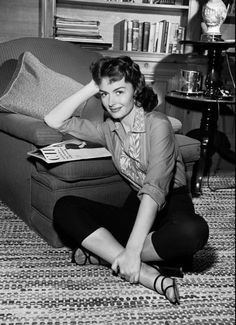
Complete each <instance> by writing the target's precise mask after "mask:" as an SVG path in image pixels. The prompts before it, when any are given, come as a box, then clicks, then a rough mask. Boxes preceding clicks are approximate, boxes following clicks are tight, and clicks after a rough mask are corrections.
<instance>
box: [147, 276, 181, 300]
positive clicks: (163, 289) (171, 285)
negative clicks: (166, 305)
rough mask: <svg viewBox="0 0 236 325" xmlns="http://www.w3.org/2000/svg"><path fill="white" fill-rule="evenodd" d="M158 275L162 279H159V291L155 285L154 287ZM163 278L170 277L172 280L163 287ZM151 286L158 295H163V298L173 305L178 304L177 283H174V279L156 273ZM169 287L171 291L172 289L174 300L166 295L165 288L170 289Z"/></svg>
mask: <svg viewBox="0 0 236 325" xmlns="http://www.w3.org/2000/svg"><path fill="white" fill-rule="evenodd" d="M160 277H162V279H161V291H159V290H158V289H157V287H156V284H157V281H158V279H159V278H160ZM165 279H171V280H172V284H170V285H167V286H166V287H164V281H165ZM153 288H154V290H155V291H156V292H157V293H159V294H160V295H164V296H165V298H166V299H167V300H169V302H170V303H172V304H173V305H179V304H180V298H179V291H178V288H177V284H176V281H175V279H172V278H169V277H166V276H164V275H162V274H158V275H157V276H156V278H155V280H154V282H153ZM170 288H173V291H174V296H175V300H174V301H173V300H172V299H169V298H168V296H167V290H168V289H170Z"/></svg>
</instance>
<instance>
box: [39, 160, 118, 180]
mask: <svg viewBox="0 0 236 325" xmlns="http://www.w3.org/2000/svg"><path fill="white" fill-rule="evenodd" d="M36 168H37V170H38V171H39V172H46V173H48V174H51V175H53V176H55V177H56V178H58V179H60V180H63V181H67V182H75V181H80V180H91V179H99V178H105V177H110V176H112V175H116V174H117V170H116V168H115V166H114V165H113V163H112V159H111V158H101V159H100V158H99V159H88V160H78V161H71V162H66V163H61V164H52V165H50V164H46V163H44V162H41V161H39V160H37V161H36Z"/></svg>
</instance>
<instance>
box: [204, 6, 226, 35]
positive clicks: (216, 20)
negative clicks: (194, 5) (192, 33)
mask: <svg viewBox="0 0 236 325" xmlns="http://www.w3.org/2000/svg"><path fill="white" fill-rule="evenodd" d="M227 11H228V10H227V8H226V5H225V4H224V2H223V1H222V0H208V2H207V3H206V4H205V5H203V8H202V18H203V23H202V29H203V32H204V33H203V34H202V36H201V40H202V41H222V38H221V32H220V27H221V25H222V24H223V22H224V21H225V19H226V16H227Z"/></svg>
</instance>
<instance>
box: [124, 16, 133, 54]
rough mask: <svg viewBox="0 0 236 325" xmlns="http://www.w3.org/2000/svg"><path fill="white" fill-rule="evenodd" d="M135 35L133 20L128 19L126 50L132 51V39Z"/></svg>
mask: <svg viewBox="0 0 236 325" xmlns="http://www.w3.org/2000/svg"><path fill="white" fill-rule="evenodd" d="M132 37H133V21H132V20H128V23H127V42H126V50H127V51H132V43H133V40H132Z"/></svg>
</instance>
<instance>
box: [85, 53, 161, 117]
mask: <svg viewBox="0 0 236 325" xmlns="http://www.w3.org/2000/svg"><path fill="white" fill-rule="evenodd" d="M90 71H91V73H92V77H93V80H94V81H95V83H96V84H97V85H100V84H101V81H102V78H105V77H106V78H109V80H110V82H115V81H119V80H121V79H122V78H124V79H125V82H129V83H131V84H132V85H133V88H134V101H135V104H136V105H137V106H139V107H143V109H144V110H145V111H146V112H150V111H152V110H153V109H154V108H155V107H156V106H157V104H158V98H157V95H156V94H155V93H154V91H153V89H152V88H151V87H149V86H148V85H146V82H145V77H144V75H143V74H142V73H141V71H140V68H139V65H138V64H137V63H135V62H134V61H133V60H132V59H131V58H130V57H128V56H120V57H116V58H112V57H103V58H101V59H100V60H98V61H96V62H95V63H92V64H91V66H90Z"/></svg>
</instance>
